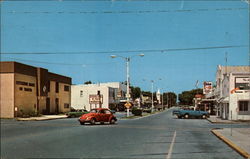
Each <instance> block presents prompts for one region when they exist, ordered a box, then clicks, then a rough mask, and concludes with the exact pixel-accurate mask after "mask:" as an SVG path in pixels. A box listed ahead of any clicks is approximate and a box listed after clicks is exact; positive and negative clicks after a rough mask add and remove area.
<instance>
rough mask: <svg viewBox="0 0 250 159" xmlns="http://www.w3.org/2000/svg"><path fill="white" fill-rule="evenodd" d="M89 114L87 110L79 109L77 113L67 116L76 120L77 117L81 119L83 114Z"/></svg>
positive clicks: (70, 113)
mask: <svg viewBox="0 0 250 159" xmlns="http://www.w3.org/2000/svg"><path fill="white" fill-rule="evenodd" d="M87 113H89V112H88V111H87V110H85V109H78V110H76V111H72V112H68V113H67V114H66V115H67V117H68V118H75V117H80V116H82V115H83V114H87Z"/></svg>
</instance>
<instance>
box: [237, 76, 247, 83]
mask: <svg viewBox="0 0 250 159" xmlns="http://www.w3.org/2000/svg"><path fill="white" fill-rule="evenodd" d="M235 82H236V83H249V82H250V77H236V79H235Z"/></svg>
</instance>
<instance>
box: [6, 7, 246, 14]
mask: <svg viewBox="0 0 250 159" xmlns="http://www.w3.org/2000/svg"><path fill="white" fill-rule="evenodd" d="M236 10H249V8H212V9H208V8H203V9H177V10H165V9H163V10H134V11H133V10H121V11H111V10H106V11H85V10H82V11H7V12H5V13H9V14H17V13H18V14H144V13H146V14H147V13H172V12H206V11H236Z"/></svg>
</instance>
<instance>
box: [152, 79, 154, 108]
mask: <svg viewBox="0 0 250 159" xmlns="http://www.w3.org/2000/svg"><path fill="white" fill-rule="evenodd" d="M153 91H154V80H151V92H152V100H151V102H152V103H151V112H153V111H154V92H153Z"/></svg>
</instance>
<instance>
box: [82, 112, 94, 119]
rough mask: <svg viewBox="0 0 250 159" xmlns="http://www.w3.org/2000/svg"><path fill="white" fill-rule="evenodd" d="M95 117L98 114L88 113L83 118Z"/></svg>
mask: <svg viewBox="0 0 250 159" xmlns="http://www.w3.org/2000/svg"><path fill="white" fill-rule="evenodd" d="M95 115H96V113H87V114H83V115H82V116H81V118H87V117H90V116H95Z"/></svg>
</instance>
